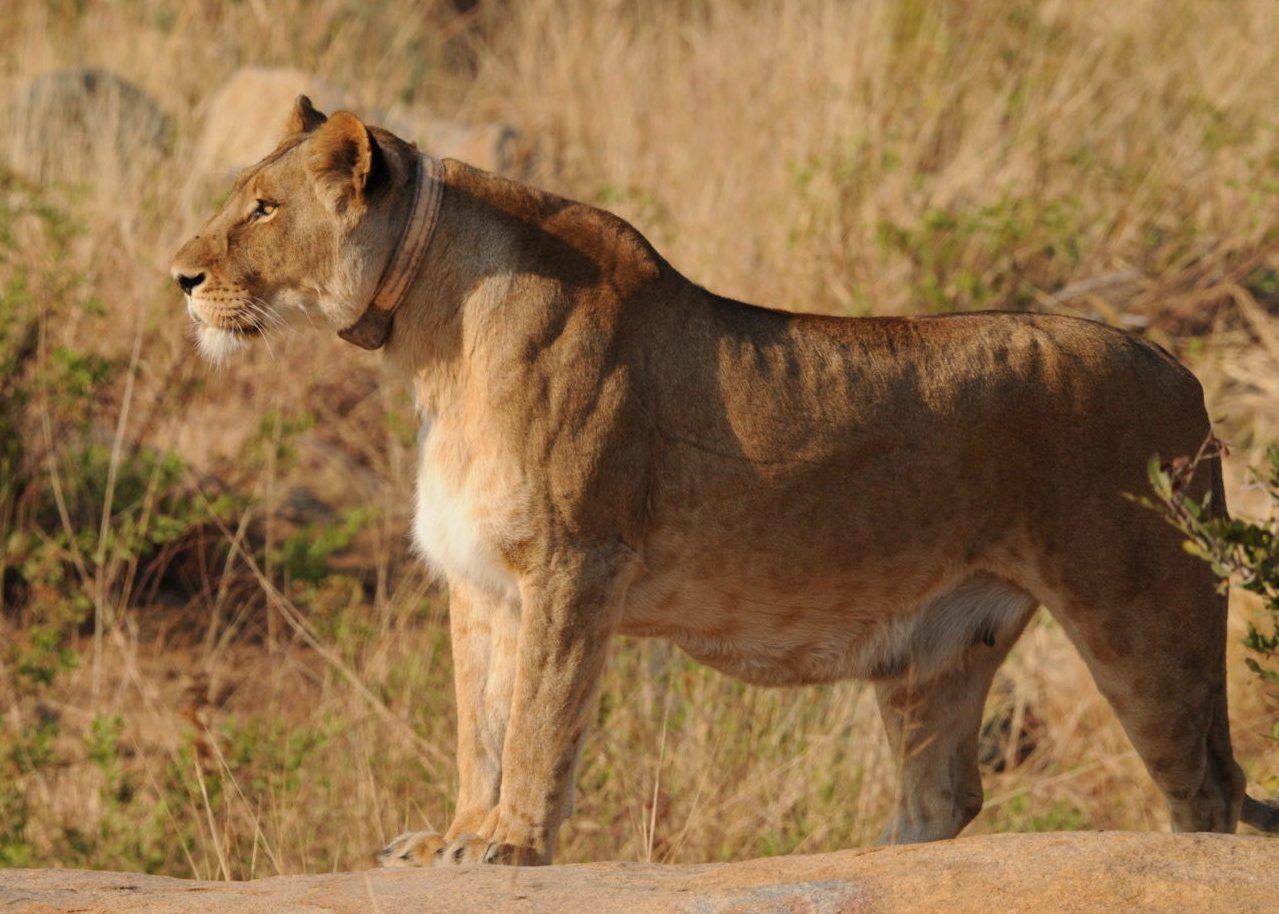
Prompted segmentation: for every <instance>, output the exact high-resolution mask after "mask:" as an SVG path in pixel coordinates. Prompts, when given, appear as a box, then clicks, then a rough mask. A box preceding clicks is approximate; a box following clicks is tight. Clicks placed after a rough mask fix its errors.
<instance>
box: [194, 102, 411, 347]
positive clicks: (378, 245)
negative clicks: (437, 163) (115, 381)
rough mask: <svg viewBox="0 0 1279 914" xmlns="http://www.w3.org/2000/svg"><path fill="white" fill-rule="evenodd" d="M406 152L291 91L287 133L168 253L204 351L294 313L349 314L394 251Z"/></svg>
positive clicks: (343, 320)
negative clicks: (178, 246)
mask: <svg viewBox="0 0 1279 914" xmlns="http://www.w3.org/2000/svg"><path fill="white" fill-rule="evenodd" d="M414 161H415V150H414V148H413V147H412V146H411V145H410V144H408V143H405V142H404V141H403V140H400V139H399V138H397V137H395V136H394V135H392V134H390V133H388V132H387V131H385V130H381V129H380V128H377V127H367V126H365V125H364V124H363V123H361V122H360V120H359V119H358V118H357V117H356V116H355V115H353V114H351V113H349V112H346V111H339V112H337V113H336V114H334V115H333V116H332V117H328V118H326V117H325V116H324V115H323V114H321V113H320V112H318V111H316V110H315V109H314V108H313V107H312V106H311V102H310V100H309V99H307V98H306V97H305V96H300V97H299V98H298V100H297V102H296V104H295V105H294V108H293V112H292V114H291V116H290V119H289V123H288V128H287V134H286V136H285V138H284V140H283V141H282V142H281V143H280V145H279V146H278V147H277V148H276V150H275V151H274V152H272V153H271V154H270V155H268V156H267V157H266V158H265V159H263V160H262V161H261V162H259V163H257V164H256V165H253V166H251V167H250V168H247V169H246V170H245V171H244V172H243V173H242V174H241V175H240V177H239V178H238V179H237V180H236V182H235V186H234V187H233V188H232V190H231V194H230V196H229V197H228V198H227V200H226V202H225V203H224V204H223V205H222V208H221V209H220V210H219V211H218V212H217V214H216V215H214V216H213V218H211V219H210V220H209V221H208V222H207V223H205V225H204V227H203V228H202V229H201V230H200V233H199V234H198V235H196V236H195V237H194V238H192V239H191V240H190V241H188V242H187V243H186V244H184V245H183V246H182V248H181V250H179V251H178V253H177V256H176V257H174V259H173V266H172V273H173V277H174V279H176V280H177V282H178V285H179V286H181V287H182V291H183V292H184V293H185V295H186V297H187V310H188V311H189V312H190V314H191V318H192V320H193V321H194V322H195V325H196V339H197V342H198V343H199V347H200V350H201V352H202V353H203V354H204V355H205V356H206V357H207V358H208V359H210V360H211V361H214V362H220V361H222V360H223V359H225V358H226V357H227V356H229V355H230V354H232V353H234V352H236V351H237V350H239V349H240V348H242V347H243V346H244V345H246V343H247V341H248V340H249V339H250V338H251V337H254V336H258V335H261V334H262V333H264V332H268V331H270V330H271V329H272V328H273V327H275V326H278V325H281V324H283V323H284V322H285V321H286V320H287V319H288V318H289V317H290V316H291V315H294V314H300V313H306V314H310V315H315V314H318V315H320V316H322V317H324V318H325V319H327V320H328V321H329V322H330V323H331V324H333V325H334V326H336V327H345V326H348V325H349V324H351V323H352V322H353V321H354V320H355V319H356V317H358V316H359V315H360V313H361V312H362V310H363V309H364V306H365V305H366V304H367V303H368V302H369V300H370V298H371V297H372V295H373V293H374V290H375V289H376V287H377V283H378V280H379V278H380V277H381V274H382V271H383V269H384V268H385V266H386V263H387V260H388V259H389V257H390V254H391V252H392V251H393V250H394V247H395V239H396V237H397V231H396V229H395V226H396V225H397V224H399V222H397V220H400V221H402V220H403V218H404V213H403V212H401V210H403V209H404V207H405V205H406V204H405V201H404V199H403V198H404V195H403V194H398V193H396V192H395V191H396V189H398V188H400V187H402V186H404V185H405V184H406V183H408V182H410V181H411V180H412V177H413V168H414V165H413V163H414Z"/></svg>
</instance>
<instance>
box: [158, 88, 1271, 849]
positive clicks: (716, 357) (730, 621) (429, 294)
mask: <svg viewBox="0 0 1279 914" xmlns="http://www.w3.org/2000/svg"><path fill="white" fill-rule="evenodd" d="M173 275H174V276H175V278H176V279H177V281H178V283H179V285H180V286H181V287H182V290H183V291H184V292H185V293H186V295H187V303H188V309H189V311H190V313H191V316H192V318H193V319H194V321H195V325H196V333H197V336H198V341H199V345H200V347H201V349H203V351H204V352H205V353H206V354H207V355H209V356H210V357H211V358H213V359H221V358H223V357H224V356H226V355H227V354H229V353H230V352H232V351H233V350H235V349H238V348H239V347H241V346H243V345H245V343H246V341H248V340H249V339H250V338H251V337H252V336H253V335H254V334H256V333H258V332H260V330H261V329H262V328H263V327H264V326H266V324H267V322H269V321H275V320H276V319H277V318H278V316H279V315H280V314H281V313H283V312H284V311H286V310H290V309H302V310H304V311H309V312H312V313H318V314H322V315H324V316H325V317H326V318H327V319H328V320H329V321H330V322H331V323H332V324H333V325H334V326H335V327H338V328H342V329H341V331H340V332H341V334H342V336H343V337H344V338H346V339H348V340H350V341H352V342H353V343H356V344H358V345H361V346H364V347H367V348H379V347H380V348H383V349H384V351H385V353H386V355H387V358H389V359H390V361H391V363H392V364H393V365H395V366H396V367H397V368H399V369H400V370H401V371H403V373H404V374H405V375H406V376H407V377H408V378H409V379H410V381H411V384H412V387H413V390H414V395H415V397H416V404H417V408H418V410H419V412H420V413H421V417H422V431H421V458H420V459H421V463H420V467H419V472H418V481H417V511H416V521H415V528H414V533H415V538H416V541H417V545H418V547H419V548H420V550H421V553H422V556H423V557H424V558H425V559H426V561H427V562H428V563H429V564H430V566H431V567H432V568H433V569H435V570H436V571H437V572H438V573H439V574H440V575H442V576H443V578H444V579H445V580H446V581H447V583H448V589H449V621H450V626H451V629H452V638H453V655H454V663H455V667H456V689H457V702H458V717H459V727H458V750H457V757H458V767H459V770H460V781H461V789H460V792H459V796H458V799H457V807H456V816H455V818H454V819H453V822H452V824H451V825H450V826H449V828H448V830H447V831H446V832H445V833H444V834H442V835H440V834H436V833H425V832H419V833H413V834H406V835H402V836H400V837H399V838H396V839H395V840H394V841H393V842H392V843H391V845H390V846H389V847H387V848H386V849H385V850H384V851H383V852H382V853H381V855H380V859H381V861H382V863H383V864H385V865H388V866H400V865H415V864H425V863H432V862H434V863H443V864H453V863H477V862H484V863H506V864H543V863H549V862H550V861H551V858H552V855H553V853H554V849H555V837H556V833H557V831H558V829H559V827H560V825H561V823H562V822H563V821H564V819H565V818H566V817H567V816H568V815H569V813H570V811H571V809H572V805H573V779H574V769H575V766H576V761H577V758H578V754H579V752H580V750H581V746H582V739H583V734H584V733H585V731H586V726H587V721H588V720H589V718H590V712H591V704H592V697H593V695H594V694H595V691H596V687H597V685H598V683H599V679H600V674H601V670H602V669H603V667H604V662H605V655H606V654H607V651H608V645H609V639H610V637H611V636H612V635H613V634H614V633H616V632H624V633H628V634H637V635H653V636H661V637H664V638H668V639H670V640H671V641H674V642H675V643H676V644H678V645H679V646H680V647H682V648H683V649H684V650H685V651H687V652H688V653H689V654H691V655H692V656H693V657H695V658H697V659H698V660H700V661H702V662H704V663H707V664H710V665H711V666H714V667H716V668H717V669H720V670H723V671H724V672H726V673H730V674H732V675H734V676H738V677H740V678H741V679H744V680H746V681H748V682H753V683H766V684H772V685H799V684H805V683H820V682H830V681H832V680H836V679H842V678H845V677H862V678H867V679H871V680H873V681H874V682H875V687H876V690H877V694H878V698H879V705H880V709H881V711H882V714H883V719H884V723H885V726H886V727H887V730H888V736H889V739H890V741H891V742H892V745H893V748H894V749H895V750H896V753H897V755H898V757H899V758H900V759H901V760H902V761H901V765H902V772H901V777H902V781H903V783H902V789H901V791H900V797H901V798H900V801H899V804H898V807H897V810H896V814H895V816H894V817H893V819H892V821H891V822H890V823H889V824H888V826H887V828H886V829H885V830H884V833H883V836H882V838H883V840H885V841H890V842H907V841H929V840H933V839H937V838H948V837H951V836H954V835H956V834H957V833H958V832H959V831H960V830H961V829H962V828H963V827H964V825H965V824H966V823H968V822H969V820H971V819H972V818H973V816H974V815H975V814H976V813H977V811H978V810H979V809H980V807H981V804H982V786H981V779H980V776H979V773H978V768H977V757H976V747H977V734H978V728H979V726H980V724H981V715H982V705H983V701H984V699H985V696H986V692H987V689H988V687H989V686H990V683H991V678H992V676H993V674H994V672H995V669H996V667H998V666H999V664H1000V661H1002V660H1003V658H1004V656H1005V655H1006V654H1007V653H1008V650H1009V648H1010V647H1011V646H1012V644H1013V642H1014V641H1016V640H1017V637H1018V635H1019V634H1020V633H1021V631H1022V628H1023V627H1024V626H1025V625H1026V622H1027V620H1028V619H1029V618H1030V617H1031V615H1032V614H1033V613H1034V611H1035V608H1036V606H1037V605H1039V604H1041V603H1042V604H1043V605H1045V606H1047V607H1048V608H1049V609H1050V610H1051V611H1052V613H1053V614H1054V615H1055V617H1056V618H1057V620H1058V621H1059V622H1060V623H1061V625H1062V627H1063V628H1064V629H1065V631H1066V632H1067V633H1068V634H1069V636H1070V637H1071V639H1072V640H1073V641H1074V643H1075V644H1076V645H1077V646H1078V648H1079V650H1080V651H1081V652H1082V654H1083V656H1084V657H1085V658H1086V660H1087V662H1088V665H1089V667H1090V669H1091V670H1092V672H1093V675H1094V676H1095V677H1096V681H1097V684H1098V685H1099V686H1100V688H1101V690H1102V691H1103V692H1104V693H1105V695H1106V697H1107V698H1108V699H1109V701H1110V703H1111V705H1112V706H1113V707H1114V709H1115V712H1116V713H1117V714H1118V715H1119V717H1120V719H1121V720H1122V721H1123V725H1124V727H1125V729H1126V730H1127V732H1128V735H1129V737H1130V738H1131V740H1132V742H1133V745H1134V746H1135V747H1136V749H1137V751H1138V752H1139V753H1140V755H1141V757H1142V759H1143V760H1144V761H1145V763H1146V766H1147V768H1148V769H1149V771H1150V774H1151V776H1152V777H1153V778H1154V779H1155V781H1156V782H1157V783H1158V785H1159V787H1160V788H1161V789H1162V791H1163V793H1164V795H1165V796H1166V798H1167V802H1168V805H1169V808H1170V810H1171V815H1172V824H1173V826H1174V828H1176V829H1179V830H1186V831H1192V830H1203V831H1222V832H1228V831H1232V830H1233V829H1234V828H1235V826H1236V823H1237V821H1238V820H1239V819H1240V816H1241V814H1242V818H1243V820H1244V821H1245V822H1249V823H1252V824H1254V825H1259V826H1264V827H1268V828H1274V827H1275V826H1276V824H1279V823H1277V821H1276V820H1277V819H1279V816H1277V815H1276V814H1275V812H1274V811H1273V810H1271V809H1270V808H1269V807H1267V806H1264V805H1263V804H1261V803H1258V802H1256V801H1253V800H1250V799H1247V798H1245V796H1244V778H1243V775H1242V773H1241V772H1240V769H1239V768H1238V766H1237V765H1236V764H1235V761H1234V759H1233V757H1232V754H1231V747H1230V728H1229V723H1228V721H1227V717H1226V685H1225V678H1224V670H1223V661H1224V654H1225V634H1226V628H1225V621H1226V600H1225V597H1224V596H1222V595H1221V594H1220V593H1218V591H1217V587H1216V581H1215V580H1214V579H1213V575H1212V574H1211V572H1210V571H1209V569H1208V568H1207V567H1206V566H1205V565H1204V563H1202V562H1200V561H1199V560H1197V559H1195V558H1192V557H1190V556H1188V555H1187V554H1186V553H1185V552H1183V551H1182V549H1181V548H1180V545H1179V542H1178V534H1177V533H1176V532H1175V531H1174V530H1173V529H1171V528H1170V527H1169V526H1168V525H1167V524H1165V523H1164V522H1163V521H1162V520H1161V519H1160V518H1158V517H1157V516H1155V515H1154V514H1153V513H1151V512H1148V511H1145V510H1142V509H1141V508H1139V507H1137V506H1135V505H1133V504H1132V503H1131V502H1129V501H1127V500H1125V499H1124V498H1123V497H1122V495H1123V493H1125V492H1138V491H1141V490H1143V489H1144V487H1145V485H1146V481H1145V475H1144V474H1145V467H1146V465H1147V461H1148V460H1149V458H1150V457H1151V455H1152V454H1156V453H1157V454H1162V455H1180V454H1189V453H1193V452H1194V451H1195V450H1196V449H1197V448H1198V447H1199V446H1200V443H1201V442H1203V441H1204V440H1205V437H1206V436H1207V435H1208V434H1209V423H1208V417H1207V415H1206V414H1205V412H1204V404H1203V395H1202V392H1201V390H1200V387H1199V384H1198V383H1197V382H1196V380H1195V378H1194V377H1193V376H1192V375H1191V374H1190V373H1189V372H1188V371H1186V369H1184V368H1183V367H1182V366H1181V365H1179V364H1178V363H1177V362H1176V361H1175V360H1174V359H1173V358H1172V357H1170V356H1169V355H1168V354H1167V353H1165V352H1164V351H1163V350H1161V349H1159V348H1158V347H1156V346H1154V345H1151V344H1149V343H1147V342H1144V341H1142V340H1140V339H1137V338H1135V337H1132V336H1129V335H1127V334H1125V333H1122V332H1119V331H1117V330H1113V329H1111V328H1109V327H1105V326H1102V325H1101V324H1096V323H1091V322H1088V321H1083V320H1076V319H1070V318H1065V317H1054V316H1048V315H1037V314H1000V313H985V314H965V315H955V316H946V317H927V318H863V319H841V318H834V317H818V316H813V315H805V314H792V313H786V312H782V311H773V310H769V309H766V308H759V307H755V306H752V305H747V304H743V303H741V302H736V301H730V300H728V299H725V298H721V297H720V296H718V295H714V294H712V293H710V292H707V291H706V290H705V289H702V288H700V287H698V286H696V285H694V284H692V283H691V282H689V281H688V280H687V279H685V278H684V277H683V276H681V275H680V274H679V273H678V272H676V271H675V270H674V269H673V268H672V267H671V266H670V264H668V263H667V262H666V261H665V260H663V259H662V257H661V256H660V255H659V254H658V253H657V252H656V251H655V250H654V249H653V248H652V246H650V245H649V244H648V242H647V241H645V239H644V238H643V236H641V235H640V233H639V232H637V231H636V230H635V229H634V228H632V227H631V226H630V225H628V224H626V223H625V222H623V221H622V220H621V219H618V218H616V217H615V216H612V215H610V214H609V213H606V212H602V211H600V210H598V209H594V208H592V207H590V206H586V205H584V204H581V203H574V202H572V201H570V200H565V199H562V198H560V197H556V196H554V195H552V194H549V193H544V192H543V191H540V190H536V189H534V188H531V187H525V186H522V185H520V184H516V183H513V182H510V181H506V180H502V179H500V178H496V177H494V176H492V175H489V174H486V173H484V172H481V171H477V170H476V169H474V168H471V167H469V166H467V165H465V164H463V163H461V162H457V161H452V160H445V161H443V162H439V161H436V160H434V159H431V158H430V157H426V156H420V155H419V154H418V151H417V149H416V147H414V146H413V145H411V144H409V143H407V142H405V141H403V140H401V139H399V138H398V137H396V136H394V135H392V134H391V133H389V132H387V131H385V130H382V129H380V128H377V127H367V126H365V125H364V124H363V123H361V122H360V121H359V120H358V119H357V118H356V117H355V116H354V115H351V114H349V113H347V112H338V113H336V114H334V115H333V116H332V117H329V118H326V117H325V116H324V115H323V114H321V113H319V112H317V111H316V110H314V108H313V107H312V106H311V104H310V102H309V101H308V100H307V99H306V98H305V97H301V98H299V99H298V101H297V103H296V106H295V108H294V110H293V112H292V115H291V121H290V124H289V127H288V135H287V136H286V137H285V139H284V140H283V142H281V144H280V145H279V147H278V148H277V149H276V150H275V151H274V152H273V153H271V154H270V155H269V156H267V157H266V158H265V159H263V160H262V161H261V162H260V163H258V164H257V165H255V166H253V167H251V168H249V169H248V170H246V171H245V172H244V173H243V174H241V176H240V178H239V180H238V181H237V182H236V184H235V187H234V190H233V191H232V193H231V195H230V197H229V198H228V200H227V201H226V203H225V204H224V205H223V207H222V208H221V210H220V211H219V212H218V213H217V215H215V216H214V217H213V218H212V219H210V220H209V222H208V223H207V224H206V225H205V226H204V228H203V229H202V230H201V231H200V234H198V235H197V236H196V237H194V238H192V239H191V240H190V241H188V242H187V243H186V244H185V245H183V247H182V249H181V250H180V251H179V252H178V254H177V257H176V259H175V260H174V263H173ZM1209 470H1210V472H1209V473H1208V474H1207V476H1206V478H1204V479H1201V480H1198V481H1196V483H1195V486H1196V487H1197V489H1198V491H1196V492H1195V493H1193V494H1200V493H1202V491H1204V490H1205V489H1207V488H1208V487H1209V486H1210V487H1211V491H1212V494H1213V506H1214V510H1216V511H1224V509H1225V506H1224V498H1223V492H1222V485H1221V472H1220V466H1219V463H1218V461H1217V460H1216V458H1213V459H1212V460H1211V461H1210V465H1209Z"/></svg>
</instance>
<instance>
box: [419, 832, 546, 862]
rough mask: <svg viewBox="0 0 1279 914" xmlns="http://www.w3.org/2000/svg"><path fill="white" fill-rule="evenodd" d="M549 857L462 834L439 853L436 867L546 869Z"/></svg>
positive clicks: (518, 847)
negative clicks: (472, 865)
mask: <svg viewBox="0 0 1279 914" xmlns="http://www.w3.org/2000/svg"><path fill="white" fill-rule="evenodd" d="M549 862H550V861H549V860H548V859H547V855H546V854H544V853H542V852H541V851H539V850H537V849H535V848H532V847H522V846H520V845H516V844H504V843H502V842H500V841H489V840H487V839H485V838H481V837H479V836H478V835H471V834H466V835H458V836H457V837H456V838H455V839H453V840H452V841H450V842H448V843H447V844H446V845H444V846H443V847H441V848H440V849H439V850H437V851H436V852H435V865H436V866H457V865H460V864H466V863H488V864H494V865H497V866H543V865H545V864H547V863H549Z"/></svg>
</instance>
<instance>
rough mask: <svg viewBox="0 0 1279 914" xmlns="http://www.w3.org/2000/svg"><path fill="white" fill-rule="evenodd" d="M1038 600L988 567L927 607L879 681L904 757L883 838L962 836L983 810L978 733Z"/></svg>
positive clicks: (888, 722)
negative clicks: (893, 669) (897, 661)
mask: <svg viewBox="0 0 1279 914" xmlns="http://www.w3.org/2000/svg"><path fill="white" fill-rule="evenodd" d="M1037 605H1038V603H1037V601H1036V600H1035V599H1034V598H1033V597H1032V596H1030V595H1029V594H1027V593H1026V592H1025V591H1022V590H1020V589H1018V588H1016V587H1014V586H1013V585H1011V584H1009V583H1007V582H1005V581H1002V580H999V579H997V578H994V577H992V576H987V575H978V576H975V577H973V578H970V579H969V580H968V581H965V582H964V583H963V584H961V585H960V586H959V587H957V588H955V589H954V590H953V591H951V592H950V593H947V594H945V595H943V596H942V597H939V598H937V599H936V600H934V601H933V602H932V603H930V604H929V605H928V606H927V607H925V608H924V609H923V610H922V611H921V615H920V618H919V621H918V623H917V624H916V625H915V627H914V629H913V631H912V632H911V635H910V638H909V640H908V642H907V643H906V644H905V645H904V646H903V647H904V652H903V663H902V664H901V669H900V672H897V673H896V675H894V676H893V677H892V678H890V679H885V680H882V681H879V682H877V683H876V686H875V690H876V697H877V698H878V700H879V710H880V715H881V716H882V717H883V720H884V728H885V730H886V731H887V733H888V741H889V744H890V745H891V747H892V749H893V752H894V753H895V754H896V756H897V759H898V765H899V766H900V771H901V777H900V787H899V792H898V798H897V809H896V811H895V814H894V815H893V818H892V820H891V821H890V822H889V823H888V825H887V826H886V827H885V828H884V830H883V832H881V833H880V836H879V841H878V843H880V844H909V843H914V842H920V841H936V840H940V839H943V838H953V837H954V836H955V835H957V834H959V832H960V831H961V830H962V829H963V828H964V826H965V825H967V824H968V823H969V822H970V821H972V819H973V817H974V816H976V815H977V813H978V812H980V811H981V806H982V784H981V773H980V771H979V770H978V766H977V739H978V735H979V733H980V730H981V720H982V710H983V708H984V707H985V704H986V694H987V692H989V691H990V684H991V681H992V680H993V679H994V676H995V671H996V670H997V669H998V668H999V665H1000V664H1001V663H1002V662H1003V660H1004V658H1005V657H1006V656H1007V655H1008V651H1009V650H1010V649H1011V648H1012V646H1013V644H1014V643H1015V642H1016V641H1017V639H1018V637H1020V635H1021V632H1022V630H1023V629H1024V628H1025V627H1026V623H1027V622H1028V621H1029V620H1030V617H1031V616H1032V615H1033V614H1034V611H1035V608H1036V607H1037Z"/></svg>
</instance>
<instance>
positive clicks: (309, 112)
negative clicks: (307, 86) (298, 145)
mask: <svg viewBox="0 0 1279 914" xmlns="http://www.w3.org/2000/svg"><path fill="white" fill-rule="evenodd" d="M326 120H328V118H326V117H325V116H324V115H323V114H321V113H320V112H319V111H316V110H315V106H314V105H312V104H311V100H310V99H309V98H307V97H306V96H305V95H299V96H298V97H297V101H295V102H294V103H293V111H292V112H291V113H290V114H289V123H288V126H287V127H286V128H285V129H286V130H288V134H287V135H288V136H292V135H293V134H295V133H310V132H311V131H312V130H314V129H315V128H316V127H319V126H320V125H321V124H323V123H324V122H325V121H326Z"/></svg>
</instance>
